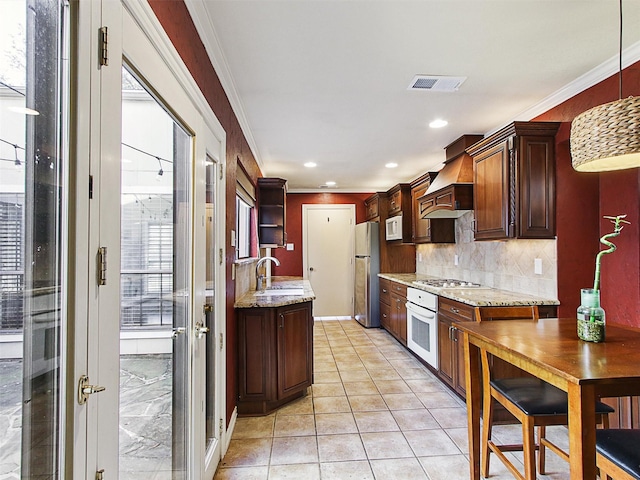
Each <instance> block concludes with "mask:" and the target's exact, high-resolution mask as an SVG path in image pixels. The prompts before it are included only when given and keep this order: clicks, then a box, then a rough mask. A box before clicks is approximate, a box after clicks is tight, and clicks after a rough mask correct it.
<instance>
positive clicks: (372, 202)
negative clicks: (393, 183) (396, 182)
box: [364, 193, 385, 222]
mask: <svg viewBox="0 0 640 480" xmlns="http://www.w3.org/2000/svg"><path fill="white" fill-rule="evenodd" d="M382 195H385V194H384V193H375V194H373V195H371V196H370V197H369V198H367V199H366V200H365V201H364V208H365V215H366V221H368V222H378V221H380V214H381V211H382V208H381V205H380V203H381V201H382V198H381V197H382Z"/></svg>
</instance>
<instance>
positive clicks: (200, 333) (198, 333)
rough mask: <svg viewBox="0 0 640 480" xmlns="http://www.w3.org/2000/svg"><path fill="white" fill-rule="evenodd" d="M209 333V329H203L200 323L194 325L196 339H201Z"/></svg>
mask: <svg viewBox="0 0 640 480" xmlns="http://www.w3.org/2000/svg"><path fill="white" fill-rule="evenodd" d="M207 333H209V327H205V326H204V325H203V324H202V323H200V322H198V323H196V337H197V338H202V337H204V336H205V334H207Z"/></svg>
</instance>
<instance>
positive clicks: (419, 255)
mask: <svg viewBox="0 0 640 480" xmlns="http://www.w3.org/2000/svg"><path fill="white" fill-rule="evenodd" d="M418 261H419V262H421V261H422V254H421V253H418Z"/></svg>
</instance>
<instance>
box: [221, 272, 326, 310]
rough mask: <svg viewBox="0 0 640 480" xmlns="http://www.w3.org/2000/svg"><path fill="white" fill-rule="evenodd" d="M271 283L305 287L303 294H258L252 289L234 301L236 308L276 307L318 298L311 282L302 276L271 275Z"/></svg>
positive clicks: (271, 284)
mask: <svg viewBox="0 0 640 480" xmlns="http://www.w3.org/2000/svg"><path fill="white" fill-rule="evenodd" d="M269 285H270V286H271V287H274V286H278V287H279V288H300V287H302V288H303V289H304V293H303V294H302V295H277V294H274V295H266V296H257V295H256V291H255V290H251V291H249V292H247V293H246V294H244V295H243V296H242V297H240V298H239V299H238V300H236V302H235V303H234V305H233V306H234V308H275V307H283V306H286V305H295V304H297V303H305V302H311V301H313V300H315V299H316V295H315V293H314V292H313V289H312V288H311V282H309V280H306V279H304V278H302V277H271V280H270V283H269Z"/></svg>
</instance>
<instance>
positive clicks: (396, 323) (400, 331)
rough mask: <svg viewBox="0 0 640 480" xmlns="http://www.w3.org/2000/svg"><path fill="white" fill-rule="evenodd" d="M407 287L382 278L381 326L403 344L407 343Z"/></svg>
mask: <svg viewBox="0 0 640 480" xmlns="http://www.w3.org/2000/svg"><path fill="white" fill-rule="evenodd" d="M406 303H407V287H406V286H405V285H403V284H401V283H397V282H392V281H390V280H387V279H386V278H381V279H380V326H381V327H382V328H384V329H385V330H386V331H388V332H389V333H390V334H391V335H393V336H394V337H395V338H396V339H397V340H398V341H399V342H400V343H402V344H403V345H406V344H407V306H406Z"/></svg>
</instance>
